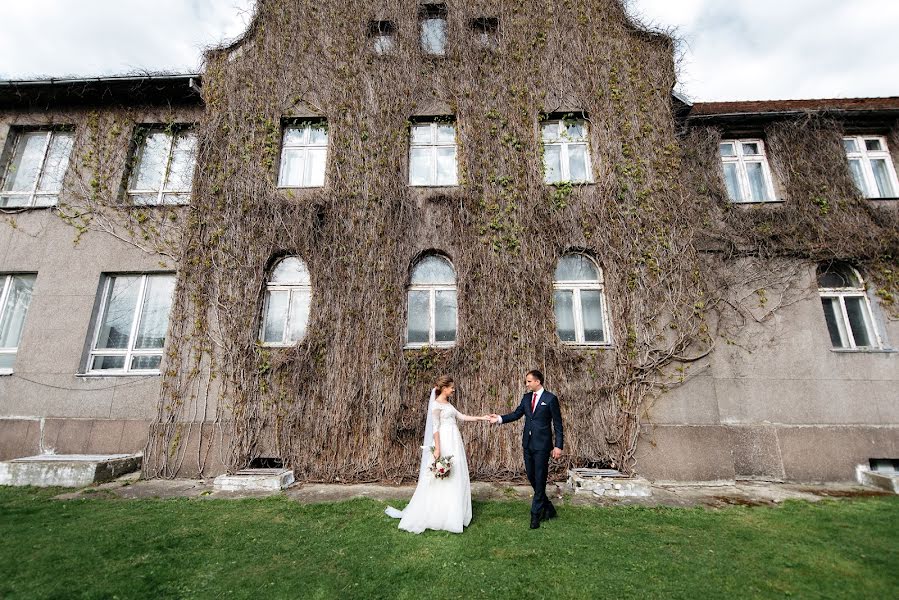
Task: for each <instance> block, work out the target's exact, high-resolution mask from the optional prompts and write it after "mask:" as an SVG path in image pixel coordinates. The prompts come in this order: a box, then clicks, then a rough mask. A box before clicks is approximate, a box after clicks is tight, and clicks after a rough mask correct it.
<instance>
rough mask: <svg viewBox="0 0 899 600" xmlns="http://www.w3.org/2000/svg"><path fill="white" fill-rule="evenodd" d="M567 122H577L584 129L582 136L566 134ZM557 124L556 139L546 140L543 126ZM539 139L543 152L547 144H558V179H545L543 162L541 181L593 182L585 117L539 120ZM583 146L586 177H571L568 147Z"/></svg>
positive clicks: (545, 172)
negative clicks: (557, 133)
mask: <svg viewBox="0 0 899 600" xmlns="http://www.w3.org/2000/svg"><path fill="white" fill-rule="evenodd" d="M568 123H572V124H575V123H576V124H578V125H580V126H581V127H582V128H583V130H584V137H583V138H573V137H571V136H570V135H568ZM554 124H557V125H558V126H559V137H558V139H557V140H550V141H547V140H546V139H544V137H543V127H544V126H545V125H554ZM540 141H541V142H542V143H543V152H544V154H545V153H546V148H547V147H548V146H559V180H558V181H550V180H548V179H547V177H548V172H547V169H546V163H545V162H544V164H543V183H545V184H547V185H558V184H560V183H593V159H592V155H591V153H590V124H589V123H588V122H587V120H586V119H548V120H546V121H540ZM569 145H571V146H584V160H585V162H586V164H585V167H586V169H587V178H586V179H577V180H572V179H571V164H570V161H569V157H568V147H569Z"/></svg>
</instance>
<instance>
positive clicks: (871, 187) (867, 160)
mask: <svg viewBox="0 0 899 600" xmlns="http://www.w3.org/2000/svg"><path fill="white" fill-rule="evenodd" d="M843 148H844V149H845V150H846V159H847V160H848V161H849V172H850V173H851V174H852V180H853V181H854V182H855V186H856V187H857V188H858V191H859V192H861V193H862V195H863V196H865V198H895V197H896V196H897V194H899V183H897V181H896V169H895V168H894V167H893V159H892V158H891V157H890V152H889V149H888V148H887V141H886V138H883V137H868V136H853V137H845V138H843Z"/></svg>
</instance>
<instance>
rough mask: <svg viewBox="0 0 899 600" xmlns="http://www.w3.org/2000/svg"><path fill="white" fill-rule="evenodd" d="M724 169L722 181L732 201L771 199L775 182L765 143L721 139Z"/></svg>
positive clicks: (772, 199)
mask: <svg viewBox="0 0 899 600" xmlns="http://www.w3.org/2000/svg"><path fill="white" fill-rule="evenodd" d="M718 151H719V153H720V154H721V163H722V165H723V168H724V184H725V186H726V187H727V195H728V196H729V197H730V201H731V202H773V201H774V200H775V197H774V185H773V184H772V182H771V171H770V169H769V168H768V158H767V157H766V156H765V142H763V141H762V140H722V141H721V143H720V144H719V145H718Z"/></svg>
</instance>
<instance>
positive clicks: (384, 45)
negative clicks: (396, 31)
mask: <svg viewBox="0 0 899 600" xmlns="http://www.w3.org/2000/svg"><path fill="white" fill-rule="evenodd" d="M373 44H374V51H375V54H387V53H389V52H390V51H392V50H393V36H392V35H376V36H375V37H374V39H373Z"/></svg>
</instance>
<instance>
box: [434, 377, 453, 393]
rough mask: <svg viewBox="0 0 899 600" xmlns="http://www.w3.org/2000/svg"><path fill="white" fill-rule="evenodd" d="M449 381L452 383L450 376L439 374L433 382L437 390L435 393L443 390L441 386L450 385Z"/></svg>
mask: <svg viewBox="0 0 899 600" xmlns="http://www.w3.org/2000/svg"><path fill="white" fill-rule="evenodd" d="M451 383H454V381H453V378H452V377H450V376H449V375H441V376H440V377H438V378H437V381H435V382H434V388H435V389H436V390H437V393H438V394H439V393H440V392H442V391H443V388H445V387H446V386H448V385H450V384H451Z"/></svg>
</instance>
